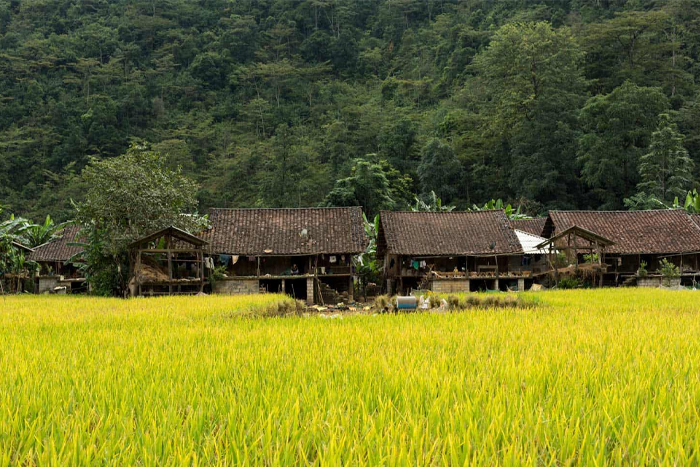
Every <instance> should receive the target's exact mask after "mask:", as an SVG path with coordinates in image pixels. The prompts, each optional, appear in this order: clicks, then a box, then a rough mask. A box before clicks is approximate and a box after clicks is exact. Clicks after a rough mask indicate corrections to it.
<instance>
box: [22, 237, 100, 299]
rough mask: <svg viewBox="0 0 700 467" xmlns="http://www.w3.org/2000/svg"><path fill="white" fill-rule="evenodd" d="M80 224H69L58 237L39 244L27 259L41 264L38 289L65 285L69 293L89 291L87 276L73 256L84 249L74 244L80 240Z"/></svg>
mask: <svg viewBox="0 0 700 467" xmlns="http://www.w3.org/2000/svg"><path fill="white" fill-rule="evenodd" d="M79 233H80V226H78V225H68V226H66V227H65V228H64V229H63V230H62V231H61V232H59V233H58V235H57V236H56V238H54V239H52V240H50V241H48V242H46V243H44V244H43V245H39V246H38V247H36V248H34V250H33V251H32V252H31V253H30V254H29V256H28V257H27V259H29V260H31V261H35V262H36V263H37V264H39V276H38V278H37V281H38V284H37V289H36V290H37V291H38V292H39V293H44V292H49V291H53V290H54V289H56V287H65V290H66V292H67V293H71V292H78V291H87V287H86V285H85V278H84V277H83V274H82V272H81V271H80V269H79V268H78V267H76V266H75V264H73V262H71V261H70V260H71V258H73V257H74V256H76V255H77V254H79V253H81V252H82V251H83V247H81V246H77V245H73V243H76V242H79V241H80V239H79V238H78V237H79Z"/></svg>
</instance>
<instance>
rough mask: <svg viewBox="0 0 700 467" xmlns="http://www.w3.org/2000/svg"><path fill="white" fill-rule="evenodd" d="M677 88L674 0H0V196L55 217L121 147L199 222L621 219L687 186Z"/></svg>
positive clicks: (678, 31)
mask: <svg viewBox="0 0 700 467" xmlns="http://www.w3.org/2000/svg"><path fill="white" fill-rule="evenodd" d="M698 75H700V1H696V0H668V1H643V0H637V1H623V0H549V1H547V0H512V1H477V0H459V1H448V0H381V1H380V0H376V1H374V0H303V1H301V0H299V1H292V0H258V1H254V0H110V1H107V0H0V202H1V203H2V204H3V205H4V206H5V208H6V210H7V211H8V212H9V211H12V212H16V213H18V214H21V215H24V216H26V217H31V218H34V219H35V220H39V219H43V217H44V216H45V215H46V214H49V213H50V214H51V215H52V216H53V217H55V218H56V219H57V220H65V219H67V218H69V217H71V216H72V213H71V209H72V208H71V200H74V201H80V200H81V196H82V195H83V193H84V191H85V190H84V188H83V187H82V185H81V182H80V179H79V177H78V175H79V174H80V172H81V170H82V169H83V168H84V167H85V165H86V164H87V163H89V162H90V160H91V159H92V158H98V159H105V158H111V157H114V156H117V155H120V154H123V153H125V152H126V151H127V149H128V148H129V147H130V145H131V144H133V143H134V142H139V144H142V145H143V144H149V145H150V148H151V149H153V150H154V151H158V152H160V153H162V154H164V155H165V156H166V157H167V158H166V160H167V163H168V164H170V165H171V166H172V167H176V166H181V167H182V170H183V173H184V174H186V175H189V176H190V177H192V178H194V179H195V180H196V181H197V182H198V184H199V191H198V193H197V198H198V200H199V205H200V210H202V211H204V210H206V208H207V207H210V206H220V207H226V206H228V207H254V206H260V207H297V206H315V205H323V204H357V203H358V202H359V203H362V204H363V205H364V206H371V208H372V210H373V209H378V208H387V207H388V208H397V209H398V208H402V207H405V206H407V205H408V204H409V203H412V202H413V201H414V196H415V195H422V194H426V193H430V192H431V191H435V192H436V193H437V195H438V196H440V197H441V198H442V200H443V202H445V203H450V204H453V205H456V206H457V207H458V208H466V207H467V206H471V205H472V204H474V203H477V204H483V203H484V202H486V201H488V200H489V199H492V198H502V199H504V200H508V201H511V202H514V203H516V204H518V205H522V206H523V208H524V209H525V210H526V211H527V212H529V213H531V214H536V213H538V212H542V211H543V210H546V209H550V208H580V209H624V208H625V207H626V206H627V207H631V206H632V205H635V206H637V207H640V206H641V207H643V206H645V205H646V204H648V203H647V202H648V198H649V197H650V196H652V195H653V196H655V197H657V198H658V199H661V200H662V201H665V202H670V201H671V199H672V197H673V196H674V195H677V194H679V193H683V192H686V191H687V190H689V189H692V188H694V187H695V186H696V181H697V180H698V175H700V132H699V131H698V130H699V128H698V127H700V94H699V93H698V91H700V87H699V86H698V85H697V84H696V81H697V78H698ZM667 159H668V160H667ZM626 198H628V203H625V202H624V200H625V199H626ZM635 203H636V204H635Z"/></svg>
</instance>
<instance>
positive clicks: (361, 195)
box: [325, 159, 396, 217]
mask: <svg viewBox="0 0 700 467" xmlns="http://www.w3.org/2000/svg"><path fill="white" fill-rule="evenodd" d="M325 205H326V206H362V208H363V210H364V211H365V213H367V215H368V216H370V217H371V216H375V215H377V214H378V213H379V211H381V210H391V209H393V208H394V207H395V206H396V201H394V199H392V197H391V188H390V186H389V180H388V179H387V174H386V172H385V171H384V168H383V167H382V165H381V164H379V163H376V162H370V161H369V160H366V159H357V160H356V161H355V165H354V166H353V169H352V175H351V176H350V177H348V178H344V179H341V180H338V181H337V182H335V186H334V187H333V190H331V192H330V193H329V194H328V196H326V200H325Z"/></svg>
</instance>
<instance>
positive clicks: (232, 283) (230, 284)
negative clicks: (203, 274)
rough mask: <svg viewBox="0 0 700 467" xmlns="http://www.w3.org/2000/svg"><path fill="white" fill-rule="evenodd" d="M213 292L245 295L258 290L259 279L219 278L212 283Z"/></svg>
mask: <svg viewBox="0 0 700 467" xmlns="http://www.w3.org/2000/svg"><path fill="white" fill-rule="evenodd" d="M212 291H213V292H214V293H215V294H222V295H247V294H255V293H258V292H259V291H260V281H258V280H257V279H244V280H241V279H220V280H218V281H216V282H215V283H214V285H213V290H212Z"/></svg>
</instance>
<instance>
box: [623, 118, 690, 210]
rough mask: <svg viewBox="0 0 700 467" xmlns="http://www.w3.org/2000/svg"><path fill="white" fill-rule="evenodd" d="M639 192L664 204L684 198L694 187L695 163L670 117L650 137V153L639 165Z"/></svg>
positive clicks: (661, 122) (662, 119)
mask: <svg viewBox="0 0 700 467" xmlns="http://www.w3.org/2000/svg"><path fill="white" fill-rule="evenodd" d="M639 175H640V178H641V182H640V183H639V185H637V186H638V188H639V190H640V191H644V192H646V193H648V194H650V195H653V196H655V197H657V198H658V199H660V200H661V201H664V202H671V201H673V199H674V198H676V197H677V198H681V199H682V197H683V196H685V195H686V194H687V193H688V190H689V189H690V188H691V186H692V183H693V161H692V160H691V159H690V157H689V156H688V151H686V149H685V148H684V147H683V135H682V134H681V133H679V132H678V127H677V126H676V124H675V123H673V121H672V120H671V116H670V115H669V114H667V113H664V114H661V115H660V116H659V125H658V126H657V128H656V130H655V131H654V132H653V133H652V135H651V145H650V146H649V152H648V153H647V154H645V155H643V156H642V157H641V160H640V162H639Z"/></svg>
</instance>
